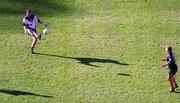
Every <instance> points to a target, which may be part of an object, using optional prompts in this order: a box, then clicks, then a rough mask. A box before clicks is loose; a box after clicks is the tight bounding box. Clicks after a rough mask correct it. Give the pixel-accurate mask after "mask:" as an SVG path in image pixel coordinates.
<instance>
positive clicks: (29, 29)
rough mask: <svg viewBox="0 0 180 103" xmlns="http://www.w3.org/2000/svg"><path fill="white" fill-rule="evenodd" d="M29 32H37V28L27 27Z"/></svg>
mask: <svg viewBox="0 0 180 103" xmlns="http://www.w3.org/2000/svg"><path fill="white" fill-rule="evenodd" d="M27 32H35V33H36V29H32V28H27Z"/></svg>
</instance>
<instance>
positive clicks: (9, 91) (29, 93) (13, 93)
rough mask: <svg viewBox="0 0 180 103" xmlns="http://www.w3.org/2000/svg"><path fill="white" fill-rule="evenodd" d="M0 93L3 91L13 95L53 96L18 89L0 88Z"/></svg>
mask: <svg viewBox="0 0 180 103" xmlns="http://www.w3.org/2000/svg"><path fill="white" fill-rule="evenodd" d="M0 93H5V94H9V95H14V96H22V95H32V96H38V97H44V98H53V97H52V96H47V95H39V94H35V93H31V92H25V91H18V90H7V89H0Z"/></svg>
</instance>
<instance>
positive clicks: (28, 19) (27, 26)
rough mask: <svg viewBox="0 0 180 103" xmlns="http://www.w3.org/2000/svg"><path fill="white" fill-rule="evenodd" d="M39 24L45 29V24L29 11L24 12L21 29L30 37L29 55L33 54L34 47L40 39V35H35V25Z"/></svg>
mask: <svg viewBox="0 0 180 103" xmlns="http://www.w3.org/2000/svg"><path fill="white" fill-rule="evenodd" d="M37 22H39V23H41V24H43V25H45V26H46V27H47V24H46V23H45V22H43V21H41V20H40V19H39V17H38V16H36V15H33V14H32V12H31V10H30V9H27V10H26V11H25V15H24V18H23V27H24V32H25V33H28V34H29V35H31V37H32V45H31V49H30V51H31V53H32V54H34V51H33V50H34V47H35V45H36V43H37V41H38V40H40V39H41V34H39V35H38V34H37V32H36V23H37Z"/></svg>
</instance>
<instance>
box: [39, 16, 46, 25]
mask: <svg viewBox="0 0 180 103" xmlns="http://www.w3.org/2000/svg"><path fill="white" fill-rule="evenodd" d="M38 22H39V23H40V24H42V25H44V26H46V27H47V24H46V22H44V21H42V20H40V19H39V18H38Z"/></svg>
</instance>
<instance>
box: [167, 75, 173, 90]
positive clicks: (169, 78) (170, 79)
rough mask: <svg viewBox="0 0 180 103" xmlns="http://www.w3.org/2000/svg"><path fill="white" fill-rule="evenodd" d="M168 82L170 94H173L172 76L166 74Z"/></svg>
mask: <svg viewBox="0 0 180 103" xmlns="http://www.w3.org/2000/svg"><path fill="white" fill-rule="evenodd" d="M168 81H169V85H170V90H169V91H170V92H174V84H173V75H172V74H170V73H169V74H168Z"/></svg>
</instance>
